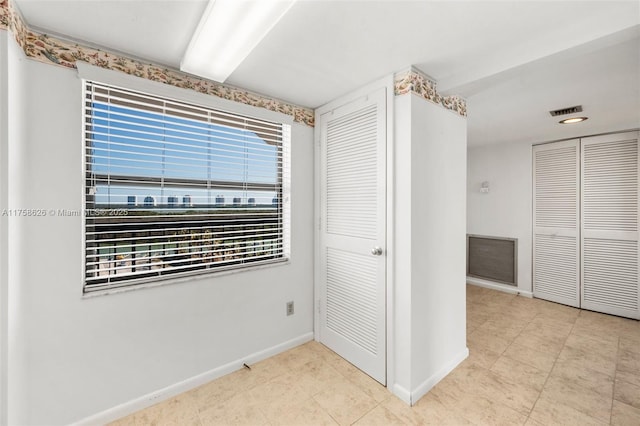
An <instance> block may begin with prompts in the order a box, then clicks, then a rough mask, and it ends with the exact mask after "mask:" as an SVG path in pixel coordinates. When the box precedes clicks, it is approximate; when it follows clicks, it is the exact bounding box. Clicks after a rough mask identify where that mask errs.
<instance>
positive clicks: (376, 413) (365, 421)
mask: <svg viewBox="0 0 640 426" xmlns="http://www.w3.org/2000/svg"><path fill="white" fill-rule="evenodd" d="M354 425H356V426H369V425H370V426H387V425H389V426H391V425H398V426H400V425H404V423H403V422H402V420H401V419H400V418H399V417H398V416H396V415H395V414H394V413H393V412H392V411H390V410H388V409H387V408H385V407H383V406H382V405H378V406H377V407H375V408H374V409H373V410H371V411H369V412H368V413H367V414H365V415H364V416H362V417H361V418H360V419H359V420H358V421H357V422H355V423H354Z"/></svg>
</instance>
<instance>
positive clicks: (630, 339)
mask: <svg viewBox="0 0 640 426" xmlns="http://www.w3.org/2000/svg"><path fill="white" fill-rule="evenodd" d="M638 327H640V322H639V323H638ZM620 350H621V351H627V352H633V353H636V354H640V335H639V336H638V337H636V336H620Z"/></svg>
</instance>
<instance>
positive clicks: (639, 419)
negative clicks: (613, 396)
mask: <svg viewBox="0 0 640 426" xmlns="http://www.w3.org/2000/svg"><path fill="white" fill-rule="evenodd" d="M611 425H612V426H638V425H640V409H637V408H634V407H632V406H630V405H627V404H624V403H622V402H619V401H615V400H614V401H613V409H612V410H611Z"/></svg>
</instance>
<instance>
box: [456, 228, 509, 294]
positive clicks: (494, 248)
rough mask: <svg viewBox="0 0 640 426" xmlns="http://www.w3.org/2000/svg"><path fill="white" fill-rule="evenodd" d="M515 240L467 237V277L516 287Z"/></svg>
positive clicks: (476, 236)
mask: <svg viewBox="0 0 640 426" xmlns="http://www.w3.org/2000/svg"><path fill="white" fill-rule="evenodd" d="M517 264H518V240H517V239H516V238H498V237H485V236H480V235H467V276H469V277H475V278H483V279H487V280H491V281H497V282H500V283H504V284H509V285H512V286H516V285H517V276H518V271H517Z"/></svg>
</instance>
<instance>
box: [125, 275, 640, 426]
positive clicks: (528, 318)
mask: <svg viewBox="0 0 640 426" xmlns="http://www.w3.org/2000/svg"><path fill="white" fill-rule="evenodd" d="M467 336H468V346H469V350H470V355H469V357H468V358H467V359H466V360H465V361H464V362H462V363H461V364H460V365H459V366H458V367H457V368H456V369H454V371H452V372H451V373H450V374H449V375H448V376H446V377H445V378H444V379H443V380H441V381H440V382H439V383H438V384H437V385H436V386H435V387H434V388H433V389H431V391H429V392H428V393H427V394H426V395H425V396H424V397H423V398H421V399H420V401H418V402H417V403H416V404H415V405H414V406H413V407H410V406H409V405H407V404H405V403H404V402H402V401H401V400H399V399H398V398H396V397H395V396H393V395H391V394H390V392H389V391H388V390H387V389H386V388H385V387H383V386H381V385H380V384H378V383H377V382H376V381H375V380H373V379H371V378H370V377H369V376H367V375H366V374H364V373H362V372H361V371H360V370H358V369H357V368H355V367H354V366H353V365H351V364H350V363H348V362H347V361H345V360H344V359H343V358H341V357H340V356H338V355H337V354H336V353H334V352H333V351H331V350H329V349H328V348H327V347H325V346H324V345H322V344H320V343H318V342H315V341H311V342H308V343H305V344H304V345H300V346H298V347H296V348H293V349H291V350H289V351H285V352H283V353H282V354H279V355H277V356H274V357H271V358H269V359H267V360H264V361H262V362H259V363H256V364H254V365H251V370H247V369H241V370H239V371H237V372H235V373H232V374H229V375H227V376H224V377H221V378H220V379H218V380H215V381H213V382H211V383H207V384H205V385H203V386H200V387H198V388H196V389H193V390H191V391H189V392H186V393H185V394H182V395H180V396H178V397H176V398H172V399H169V400H168V401H165V402H162V403H159V404H157V405H154V406H152V407H150V408H147V409H146V410H142V411H140V412H138V413H135V414H133V415H131V416H128V417H125V418H123V419H121V420H119V421H117V422H114V423H113V424H114V425H116V426H124V425H135V426H143V425H148V424H151V425H153V424H157V425H178V424H179V425H191V424H192V425H199V424H201V425H203V426H205V425H220V424H221V425H243V424H246V425H296V426H297V425H315V424H318V425H335V424H336V423H337V424H343V425H347V424H353V423H354V422H356V424H358V425H376V424H384V425H392V424H403V425H456V426H457V425H465V424H475V425H487V426H489V425H491V426H494V425H500V424H508V425H518V424H527V425H529V426H543V425H544V426H547V425H580V426H582V425H591V424H593V425H598V424H609V422H611V424H612V425H630V426H631V425H633V426H639V425H640V322H638V321H633V320H628V319H624V318H618V317H614V316H610V315H604V314H599V313H594V312H588V311H580V310H578V309H575V308H571V307H567V306H564V305H560V304H556V303H552V302H548V301H544V300H540V299H529V298H524V297H520V296H515V295H510V294H504V293H499V292H496V291H494V290H489V289H484V288H480V287H476V286H467Z"/></svg>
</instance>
